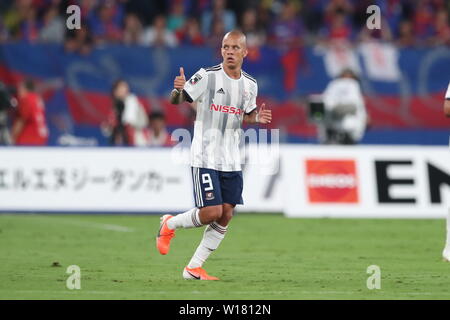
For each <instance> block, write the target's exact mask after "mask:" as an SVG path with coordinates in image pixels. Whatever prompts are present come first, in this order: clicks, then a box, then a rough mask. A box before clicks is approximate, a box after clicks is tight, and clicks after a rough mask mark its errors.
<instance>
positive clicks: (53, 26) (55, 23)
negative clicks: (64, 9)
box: [39, 6, 66, 43]
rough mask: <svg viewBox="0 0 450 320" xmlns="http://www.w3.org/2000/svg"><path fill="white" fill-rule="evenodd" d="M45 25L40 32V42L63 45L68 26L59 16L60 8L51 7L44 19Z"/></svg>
mask: <svg viewBox="0 0 450 320" xmlns="http://www.w3.org/2000/svg"><path fill="white" fill-rule="evenodd" d="M42 22H43V25H42V28H41V30H40V32H39V40H41V41H43V42H56V43H62V42H63V40H64V32H65V29H66V24H65V21H64V19H63V18H62V17H61V16H59V12H58V7H57V6H51V7H50V8H49V9H48V10H47V11H46V12H45V13H44V17H43V19H42Z"/></svg>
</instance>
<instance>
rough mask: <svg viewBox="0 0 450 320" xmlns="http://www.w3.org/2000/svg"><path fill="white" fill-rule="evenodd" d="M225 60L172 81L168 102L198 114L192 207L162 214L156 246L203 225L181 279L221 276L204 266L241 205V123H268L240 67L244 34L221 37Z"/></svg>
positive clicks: (162, 248)
mask: <svg viewBox="0 0 450 320" xmlns="http://www.w3.org/2000/svg"><path fill="white" fill-rule="evenodd" d="M221 53H222V57H223V62H222V63H221V64H219V65H216V66H213V67H210V68H201V69H200V70H199V71H197V73H195V74H194V75H193V76H192V77H191V78H190V80H189V81H187V82H186V79H185V75H184V69H183V68H180V75H179V76H177V77H176V78H175V80H174V89H173V90H172V94H171V102H172V103H174V104H179V103H181V102H183V101H188V102H190V103H192V102H196V105H197V117H196V121H195V125H194V138H193V140H192V146H191V166H192V179H193V185H194V198H195V205H196V207H194V208H192V209H191V210H188V211H186V212H184V213H181V214H178V215H176V216H172V215H164V216H163V217H162V218H161V223H160V229H159V232H158V236H157V238H156V245H157V248H158V250H159V252H160V253H161V254H167V253H168V252H169V246H170V241H171V239H172V238H173V237H174V235H175V230H176V229H179V228H197V227H201V226H206V228H205V231H204V234H203V239H202V240H201V242H200V244H199V246H198V248H197V250H196V251H195V253H194V256H193V257H192V259H191V260H190V262H189V264H188V265H187V266H186V267H185V268H184V270H183V277H184V278H185V279H197V280H219V279H218V278H216V277H212V276H210V275H208V274H207V273H206V271H205V270H204V269H203V268H202V266H203V264H204V262H205V261H206V259H208V257H209V255H210V254H211V253H212V252H213V251H214V250H216V249H217V247H218V246H219V244H220V242H221V241H222V240H223V238H224V237H225V234H226V232H227V227H228V224H229V223H230V220H231V218H232V216H233V210H234V207H235V206H236V205H237V204H243V200H242V188H243V179H242V171H241V157H240V152H239V142H240V132H241V125H242V121H245V122H247V123H262V124H267V123H270V121H271V120H272V113H271V110H267V109H265V105H264V104H262V105H261V107H260V108H259V111H257V105H256V96H257V94H258V85H257V83H256V80H255V79H254V78H253V77H251V76H250V75H249V74H247V73H245V72H244V71H243V70H242V63H243V60H244V58H245V57H246V55H247V46H246V37H245V35H244V34H243V33H242V32H240V31H231V32H229V33H227V34H226V35H225V36H224V37H223V40H222V48H221Z"/></svg>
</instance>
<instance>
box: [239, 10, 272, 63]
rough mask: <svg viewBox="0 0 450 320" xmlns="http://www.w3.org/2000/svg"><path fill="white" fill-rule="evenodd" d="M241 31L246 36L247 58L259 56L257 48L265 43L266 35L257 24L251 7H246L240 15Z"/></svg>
mask: <svg viewBox="0 0 450 320" xmlns="http://www.w3.org/2000/svg"><path fill="white" fill-rule="evenodd" d="M241 31H242V32H244V34H245V35H246V36H247V49H248V56H247V57H248V59H250V60H257V59H258V58H259V54H260V52H259V48H260V47H261V46H262V45H263V44H264V43H265V41H266V35H265V32H264V30H263V29H262V28H260V27H259V25H258V16H257V12H256V10H255V9H253V8H249V9H247V10H246V11H245V12H244V13H243V15H242V21H241Z"/></svg>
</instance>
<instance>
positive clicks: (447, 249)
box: [442, 83, 450, 262]
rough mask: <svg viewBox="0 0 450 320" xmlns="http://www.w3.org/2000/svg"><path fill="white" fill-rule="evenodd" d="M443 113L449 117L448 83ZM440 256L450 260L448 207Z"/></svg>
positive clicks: (449, 94) (449, 87)
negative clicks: (445, 233) (442, 249)
mask: <svg viewBox="0 0 450 320" xmlns="http://www.w3.org/2000/svg"><path fill="white" fill-rule="evenodd" d="M444 113H445V115H446V116H447V117H450V83H449V84H448V88H447V92H446V93H445V102H444ZM442 256H443V258H444V260H445V261H448V262H450V208H449V212H448V213H447V240H446V242H445V248H444V251H443V252H442Z"/></svg>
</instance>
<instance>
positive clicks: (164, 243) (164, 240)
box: [156, 214, 175, 254]
mask: <svg viewBox="0 0 450 320" xmlns="http://www.w3.org/2000/svg"><path fill="white" fill-rule="evenodd" d="M172 218H173V216H172V215H170V214H165V215H163V216H162V217H161V219H160V220H161V222H160V227H159V231H158V235H157V236H156V247H157V248H158V251H159V253H161V254H167V253H169V250H170V240H172V238H173V237H175V230H172V229H169V227H167V221H168V220H169V219H172Z"/></svg>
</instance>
